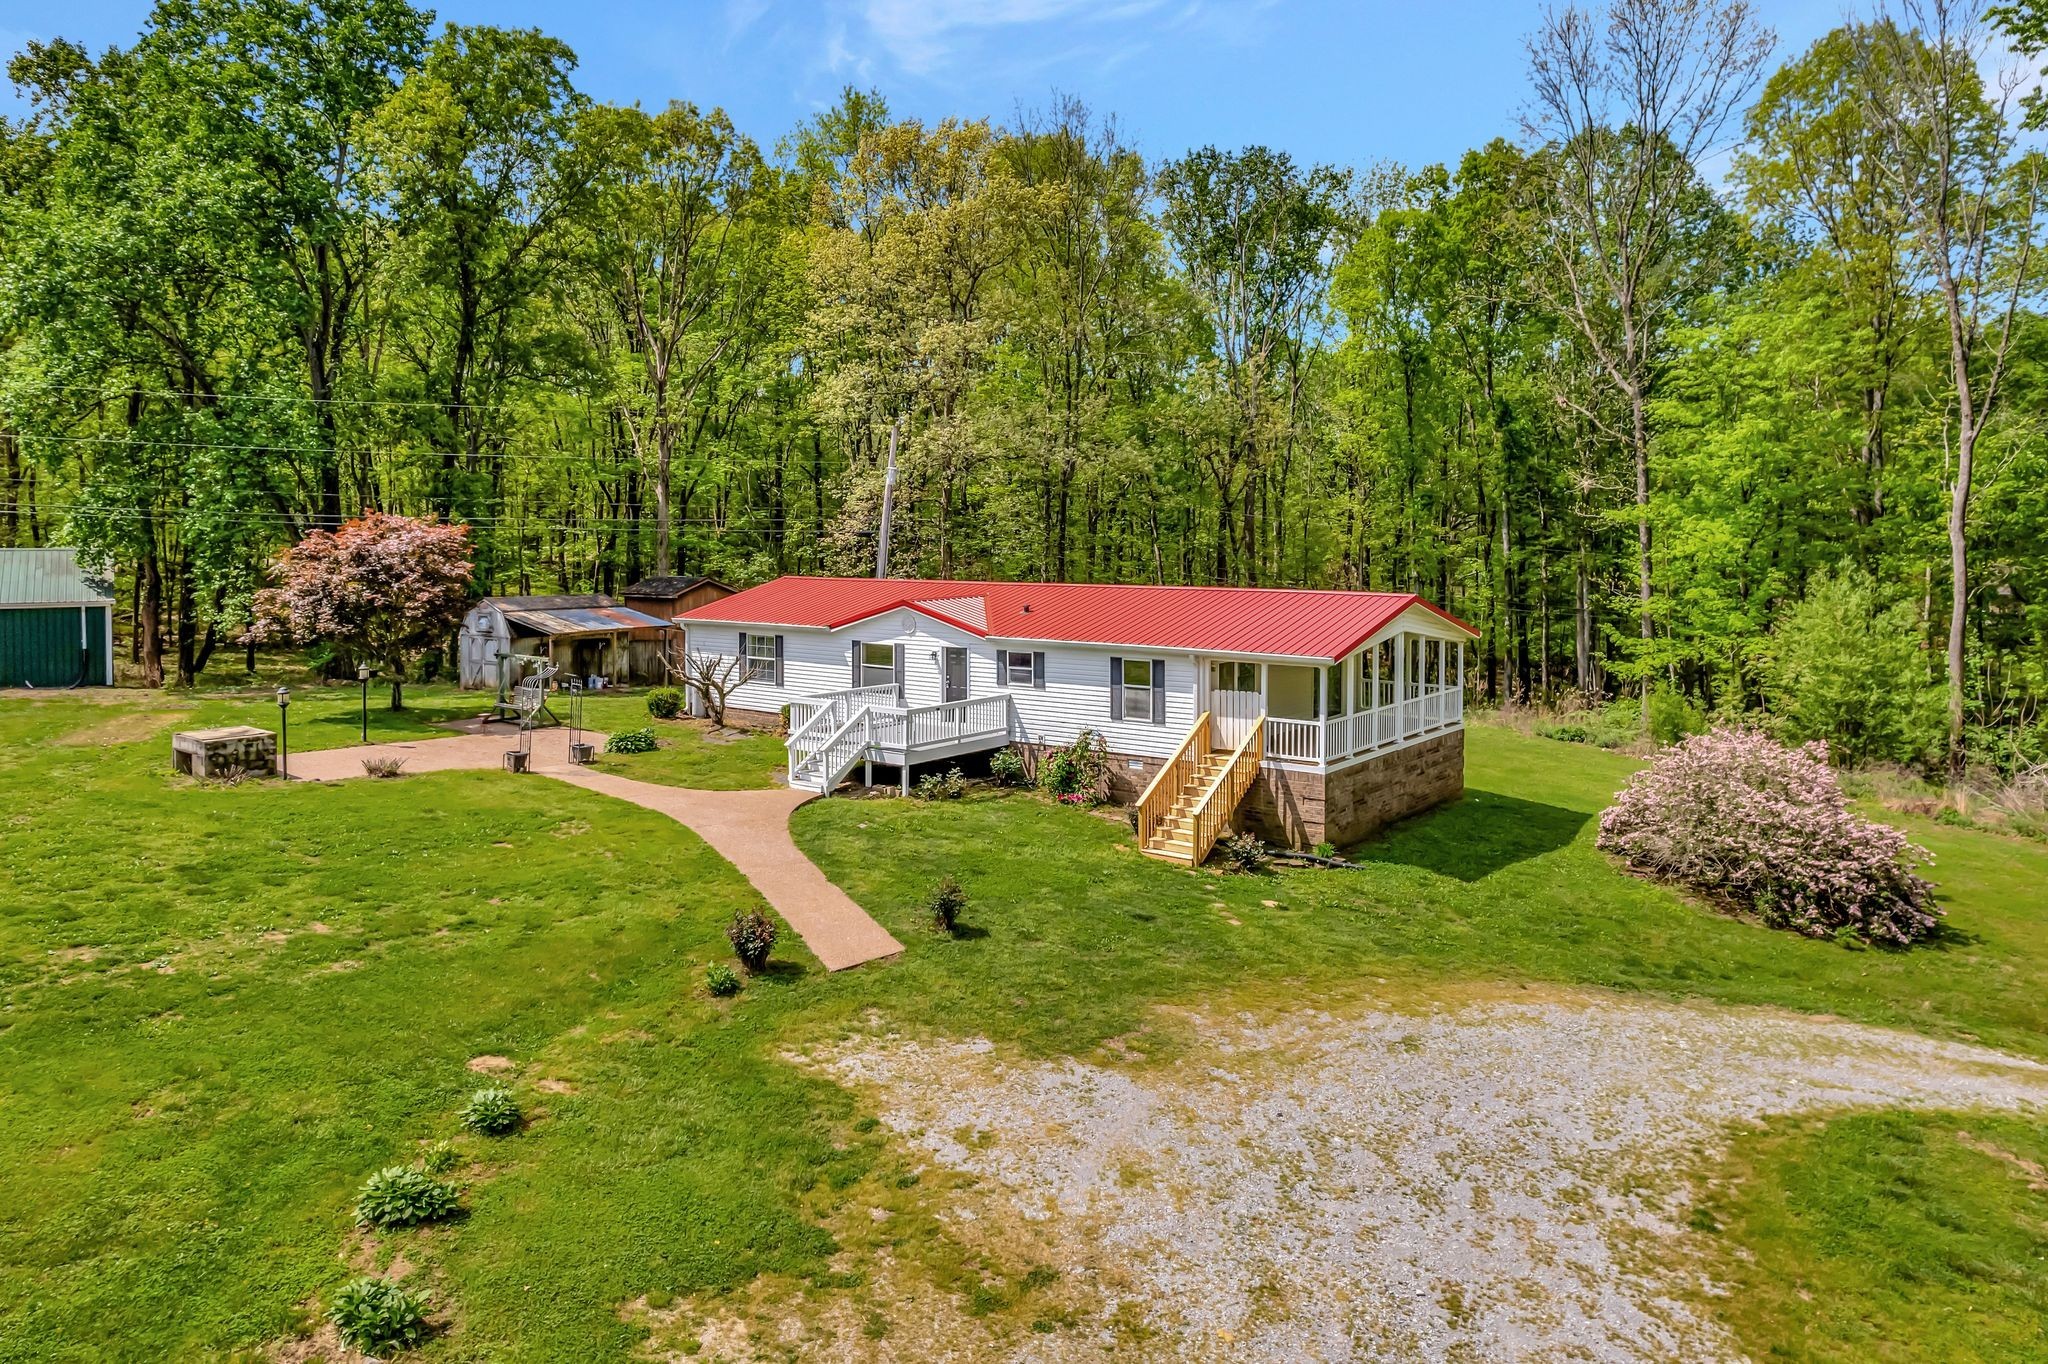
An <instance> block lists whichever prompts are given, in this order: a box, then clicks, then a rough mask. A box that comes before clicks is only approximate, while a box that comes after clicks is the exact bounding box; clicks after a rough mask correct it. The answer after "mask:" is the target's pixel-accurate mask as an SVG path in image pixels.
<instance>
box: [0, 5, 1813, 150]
mask: <svg viewBox="0 0 2048 1364" xmlns="http://www.w3.org/2000/svg"><path fill="white" fill-rule="evenodd" d="M1760 8H1761V9H1762V11H1763V13H1764V16H1765V18H1766V19H1767V21H1768V22H1769V23H1770V24H1771V25H1772V26H1773V27H1774V28H1775V29H1776V30H1777V31H1778V35H1779V51H1778V56H1779V58H1781V59H1782V58H1784V57H1786V56H1789V55H1791V54H1792V53H1794V52H1796V51H1798V50H1799V49H1801V48H1803V47H1804V46H1805V45H1806V44H1807V43H1809V42H1811V41H1812V40H1813V39H1814V38H1815V37H1817V36H1819V35H1820V34H1821V33H1823V32H1825V31H1826V30H1827V29H1828V28H1830V27H1832V26H1833V25H1834V24H1836V23H1839V22H1840V21H1841V18H1842V15H1843V13H1844V12H1845V6H1844V3H1843V0H1761V5H1760ZM148 11H149V6H148V4H147V3H146V2H145V0H68V3H65V4H62V5H58V4H55V3H51V0H0V47H4V48H5V50H7V51H8V52H10V53H11V52H12V51H14V50H15V49H17V48H19V47H20V45H21V44H22V43H23V42H24V41H26V40H27V39H29V38H32V37H52V36H55V35H57V34H59V33H61V34H63V35H64V36H67V37H71V38H76V39H79V40H81V41H84V42H85V43H86V44H87V45H88V46H89V47H91V48H93V49H95V50H97V49H99V48H101V47H104V46H106V45H108V44H110V43H125V42H128V41H130V40H131V39H132V38H133V37H134V35H135V33H136V31H137V30H138V29H139V28H140V26H141V24H142V22H143V19H144V17H145V16H146V15H147V14H148ZM1539 12H1540V10H1539V4H1538V3H1537V0H1512V2H1508V0H1499V2H1494V0H1489V2H1487V3H1472V2H1470V0H1464V2H1456V0H1405V2H1395V0H1351V2H1350V3H1342V2H1340V0H672V2H671V3H668V4H658V3H650V2H649V0H574V2H572V0H495V2H491V3H487V2H486V0H450V2H449V3H445V4H442V5H440V6H438V7H437V13H438V15H439V17H440V18H442V19H444V20H453V21H455V22H460V23H496V24H503V25H508V26H534V27H539V28H543V29H546V30H547V31H548V32H550V33H553V34H554V35H556V36H558V37H560V38H563V39H564V40H566V41H567V42H568V43H569V44H570V46H571V47H573V48H574V49H575V50H576V52H577V54H578V56H579V58H580V59H581V62H582V65H581V69H580V71H579V73H578V83H579V85H580V86H581V87H582V88H583V89H584V90H585V91H587V92H588V93H590V94H591V95H594V96H596V97H597V98H600V99H605V100H612V101H618V102H631V101H634V100H638V101H640V102H641V103H642V104H646V105H649V106H659V105H660V104H662V103H665V102H666V101H667V100H669V99H672V98H684V99H691V100H694V101H696V102H697V103H699V104H702V105H714V104H716V105H723V106H724V107H725V108H726V109H727V110H729V111H730V112H731V113H732V115H733V117H734V119H735V121H736V122H738V123H739V125H740V126H741V127H742V128H744V129H745V130H746V131H748V132H749V133H751V134H752V135H753V136H755V137H756V138H757V139H759V140H760V141H761V142H762V143H763V144H764V145H772V144H773V143H774V141H775V140H776V138H778V137H779V136H781V134H783V133H784V132H786V131H787V130H788V129H789V128H791V127H792V126H793V125H795V124H796V123H797V122H798V121H799V120H801V119H803V118H806V117H808V116H809V115H810V114H811V113H813V112H814V111H816V110H817V109H819V108H822V107H824V106H825V105H827V104H829V103H831V102H832V100H833V99H834V98H835V97H836V95H837V94H838V92H839V90H840V88H841V87H843V86H845V85H847V84H849V83H852V84H857V85H861V86H872V87H874V88H877V89H879V90H881V91H882V93H883V94H884V95H885V96H886V97H887V98H888V100H889V102H890V106H891V108H892V109H893V110H894V111H895V112H896V113H897V114H899V115H915V116H918V117H923V118H927V119H934V118H938V117H942V116H944V115H946V114H969V115H987V116H990V117H993V118H996V119H1003V118H1006V117H1008V116H1009V115H1011V114H1012V113H1014V112H1015V111H1016V110H1018V109H1019V108H1020V107H1022V108H1036V107H1042V106H1043V105H1044V104H1045V103H1046V102H1047V100H1048V98H1049V97H1050V95H1051V93H1052V92H1053V91H1055V90H1057V91H1062V92H1065V93H1068V94H1073V95H1078V96H1080V97H1081V98H1083V99H1084V100H1086V101H1087V102H1088V103H1089V104H1090V105H1091V106H1092V107H1094V108H1095V109H1097V110H1098V111H1106V112H1113V113H1115V114H1116V115H1117V117H1118V120H1119V122H1120V124H1121V125H1122V127H1123V129H1124V132H1125V134H1126V137H1127V140H1130V141H1133V142H1135V143H1136V144H1137V146H1139V147H1140V148H1141V149H1142V150H1143V151H1145V152H1146V153H1147V154H1148V155H1149V156H1152V157H1161V156H1166V155H1172V154H1176V153H1178V152H1181V151H1184V150H1186V149H1187V148H1189V147H1195V146H1200V145H1203V144H1205V143H1215V144H1217V145H1219V146H1226V147H1231V146H1242V145H1245V144H1248V143H1254V142H1264V143H1267V144H1269V145H1273V146H1278V147H1283V148H1285V149H1287V150H1288V151H1291V152H1293V153H1294V154H1295V155H1296V156H1297V157H1298V158H1300V159H1302V160H1305V161H1327V162H1333V163H1337V164H1342V165H1351V166H1365V165H1369V164H1371V163H1373V162H1376V161H1382V160H1394V161H1400V162H1403V163H1405V164H1409V165H1421V164H1424V163H1427V162H1429V161H1439V160H1455V159H1456V157H1457V156H1458V154H1459V153H1460V152H1462V151H1463V150H1464V149H1465V148H1467V147H1471V146H1476V145H1478V144H1480V143H1483V142H1485V141H1486V140H1487V139H1488V138H1491V137H1495V136H1501V135H1507V136H1515V135H1516V134H1517V130H1518V127H1519V120H1518V117H1517V115H1518V111H1519V109H1520V108H1521V105H1522V101H1523V98H1524V92H1525V89H1526V84H1525V81H1524V77H1523V63H1524V57H1523V49H1522V40H1523V38H1524V36H1525V35H1526V34H1527V33H1528V32H1529V30H1530V29H1531V28H1533V27H1534V25H1535V23H1536V20H1537V16H1538V14H1539ZM0 87H4V89H0V109H5V110H7V111H10V112H19V111H20V109H21V104H20V101H19V99H18V98H17V97H16V96H15V95H14V92H13V90H12V87H11V86H5V83H4V82H0Z"/></svg>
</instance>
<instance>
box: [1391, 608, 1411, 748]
mask: <svg viewBox="0 0 2048 1364" xmlns="http://www.w3.org/2000/svg"><path fill="white" fill-rule="evenodd" d="M1394 705H1395V707H1396V709H1395V711H1394V733H1395V734H1397V735H1399V736H1400V737H1401V738H1403V739H1405V738H1407V737H1408V632H1407V631H1406V630H1403V631H1402V632H1401V633H1400V634H1398V635H1396V636H1394Z"/></svg>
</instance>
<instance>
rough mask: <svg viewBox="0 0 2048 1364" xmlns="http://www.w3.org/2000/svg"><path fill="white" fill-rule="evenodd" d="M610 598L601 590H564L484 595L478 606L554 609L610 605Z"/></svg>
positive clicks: (535, 609)
mask: <svg viewBox="0 0 2048 1364" xmlns="http://www.w3.org/2000/svg"><path fill="white" fill-rule="evenodd" d="M611 604H612V599H611V598H610V597H607V596H606V595H605V594H604V593H602V592H565V593H556V594H555V595H553V596H540V597H485V598H484V599H483V600H482V601H481V602H479V603H478V605H480V606H495V607H497V608H499V609H500V610H503V611H556V610H560V609H561V608H562V607H565V606H610V605H611Z"/></svg>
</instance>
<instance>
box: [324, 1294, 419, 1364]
mask: <svg viewBox="0 0 2048 1364" xmlns="http://www.w3.org/2000/svg"><path fill="white" fill-rule="evenodd" d="M327 1319H328V1320H329V1321H331V1322H333V1323H334V1329H335V1332H336V1333H337V1334H338V1335H340V1337H341V1340H342V1344H344V1345H347V1346H348V1347H350V1348H351V1349H355V1350H360V1351H362V1352H363V1353H364V1354H366V1355H383V1354H390V1353H391V1352H392V1351H393V1350H409V1349H411V1348H412V1347H414V1346H416V1345H419V1344H421V1343H423V1342H424V1341H425V1340H426V1338H427V1300H426V1295H425V1294H422V1293H415V1292H413V1291H412V1290H411V1289H408V1288H404V1287H401V1286H400V1285H398V1284H395V1283H392V1282H391V1281H390V1280H388V1279H373V1278H369V1277H367V1276H366V1277H364V1278H360V1279H351V1280H349V1281H348V1282H347V1283H345V1284H343V1285H342V1286H341V1287H340V1288H338V1289H336V1290H335V1291H334V1301H333V1302H332V1303H331V1304H329V1306H328V1308H327Z"/></svg>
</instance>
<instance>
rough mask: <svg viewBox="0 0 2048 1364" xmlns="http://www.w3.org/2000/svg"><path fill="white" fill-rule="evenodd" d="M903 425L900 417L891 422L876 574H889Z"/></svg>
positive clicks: (878, 575) (883, 477) (883, 476)
mask: <svg viewBox="0 0 2048 1364" xmlns="http://www.w3.org/2000/svg"><path fill="white" fill-rule="evenodd" d="M902 425H903V419H902V418H901V417H898V418H897V419H896V420H895V421H893V422H891V423H890V424H889V468H888V471H887V472H886V473H884V474H883V475H882V534H881V539H880V543H878V544H877V545H876V546H875V576H876V577H877V578H886V577H888V576H889V519H890V514H891V513H892V512H893V511H894V509H895V504H896V433H897V430H898V429H899V428H900V427H901V426H902Z"/></svg>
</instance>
